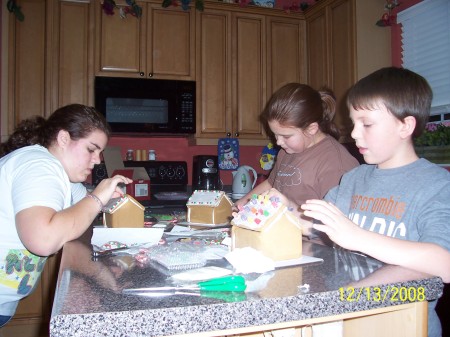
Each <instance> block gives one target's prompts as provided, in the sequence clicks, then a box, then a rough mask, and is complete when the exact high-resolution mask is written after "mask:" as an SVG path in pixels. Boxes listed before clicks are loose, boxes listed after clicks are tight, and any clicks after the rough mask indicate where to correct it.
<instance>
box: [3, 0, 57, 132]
mask: <svg viewBox="0 0 450 337" xmlns="http://www.w3.org/2000/svg"><path fill="white" fill-rule="evenodd" d="M2 4H4V2H2ZM20 6H21V8H22V12H24V13H33V14H32V15H27V19H26V20H24V21H23V22H20V21H18V20H15V19H14V17H12V19H11V16H7V17H6V18H7V19H10V20H6V21H5V22H8V21H9V25H6V26H5V25H3V23H4V22H3V18H2V28H5V27H6V28H7V33H8V35H5V34H4V33H5V31H3V32H2V36H3V37H5V38H7V40H4V41H7V42H8V44H7V45H6V44H2V60H4V59H5V58H6V60H7V63H6V64H7V67H4V68H2V76H7V82H6V83H5V82H3V81H2V108H5V110H2V116H1V117H2V120H1V125H2V135H4V134H5V133H6V134H11V133H12V131H13V130H14V127H15V126H16V125H17V124H18V123H19V122H20V121H21V120H23V119H25V118H29V117H32V116H35V115H38V116H45V115H46V111H47V108H48V97H49V92H48V90H47V87H46V85H47V83H49V82H48V74H49V72H48V71H47V65H48V64H47V63H46V62H47V61H48V59H47V57H46V55H47V54H46V53H47V46H48V44H49V43H50V39H49V35H48V34H47V32H48V29H47V27H48V24H49V22H48V20H47V15H48V14H47V9H48V8H47V3H46V1H45V0H24V1H21V2H20ZM7 13H8V12H7V11H6V8H5V9H4V10H3V13H2V15H4V16H5V15H7ZM8 14H9V13H8ZM3 74H5V75H3ZM3 84H6V85H5V86H3ZM3 93H5V94H6V95H3ZM5 106H6V107H5Z"/></svg>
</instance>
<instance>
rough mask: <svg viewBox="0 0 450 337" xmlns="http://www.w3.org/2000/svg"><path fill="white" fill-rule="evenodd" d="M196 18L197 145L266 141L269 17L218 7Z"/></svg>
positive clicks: (207, 10) (209, 9) (201, 13)
mask: <svg viewBox="0 0 450 337" xmlns="http://www.w3.org/2000/svg"><path fill="white" fill-rule="evenodd" d="M197 15H198V18H197V42H198V43H197V55H198V57H197V79H198V81H197V117H198V118H197V135H196V137H197V140H201V139H213V140H215V141H217V139H218V138H222V137H235V138H239V139H243V140H245V139H253V140H254V139H265V138H266V136H265V134H264V130H263V128H262V126H261V123H259V114H260V113H261V110H262V108H263V106H264V103H265V100H266V93H265V81H266V72H265V69H266V53H265V48H266V41H265V29H266V20H265V18H264V16H262V15H257V14H249V13H243V12H231V11H227V10H220V9H213V8H206V9H205V10H204V11H203V12H199V13H198V14H197ZM200 142H201V141H200Z"/></svg>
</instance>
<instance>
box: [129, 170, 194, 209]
mask: <svg viewBox="0 0 450 337" xmlns="http://www.w3.org/2000/svg"><path fill="white" fill-rule="evenodd" d="M124 165H125V167H143V168H144V169H145V170H146V171H147V173H148V175H149V177H150V201H141V203H142V205H144V206H145V207H149V208H174V209H177V208H181V209H183V208H185V207H186V202H187V199H188V198H189V196H190V194H189V191H188V169H187V163H186V162H185V161H125V162H124Z"/></svg>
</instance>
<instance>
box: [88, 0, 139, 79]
mask: <svg viewBox="0 0 450 337" xmlns="http://www.w3.org/2000/svg"><path fill="white" fill-rule="evenodd" d="M117 5H118V6H119V7H121V6H122V7H123V6H126V4H125V3H124V2H119V1H117ZM140 5H142V3H140ZM94 6H96V8H95V12H96V29H97V32H96V39H97V40H96V45H97V54H96V73H97V74H98V75H102V76H128V77H140V76H144V75H145V73H146V69H145V65H144V64H142V59H141V54H142V53H143V51H144V49H142V48H143V47H142V41H141V37H143V34H142V24H143V21H144V20H145V17H144V16H142V17H141V18H140V19H137V18H135V17H134V16H131V15H127V16H126V17H125V18H121V17H120V15H119V11H118V10H116V13H115V14H114V15H106V14H105V13H104V12H103V10H102V7H101V2H100V1H98V2H97V1H94Z"/></svg>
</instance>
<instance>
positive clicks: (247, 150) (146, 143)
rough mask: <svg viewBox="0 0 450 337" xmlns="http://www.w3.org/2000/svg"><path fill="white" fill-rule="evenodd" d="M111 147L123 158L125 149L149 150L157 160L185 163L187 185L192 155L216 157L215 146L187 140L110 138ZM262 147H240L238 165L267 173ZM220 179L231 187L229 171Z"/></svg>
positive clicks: (190, 176) (190, 181)
mask: <svg viewBox="0 0 450 337" xmlns="http://www.w3.org/2000/svg"><path fill="white" fill-rule="evenodd" d="M109 145H111V146H120V147H121V149H122V157H123V158H125V153H126V151H127V149H134V150H138V149H141V150H144V149H145V150H147V152H148V150H150V149H153V150H155V152H156V159H157V160H175V161H178V160H180V161H186V162H187V165H188V174H189V184H191V183H192V157H193V156H194V155H199V154H201V155H203V154H210V155H217V146H190V145H189V143H188V140H187V138H132V137H112V138H111V140H110V141H109ZM262 149H263V146H240V149H239V156H240V161H239V165H249V166H251V167H253V168H254V169H255V170H256V171H257V172H258V173H265V174H267V173H268V171H264V170H262V169H261V166H260V164H259V158H260V157H261V151H262ZM220 177H221V179H222V181H223V183H224V185H231V183H232V174H231V171H221V172H220Z"/></svg>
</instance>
